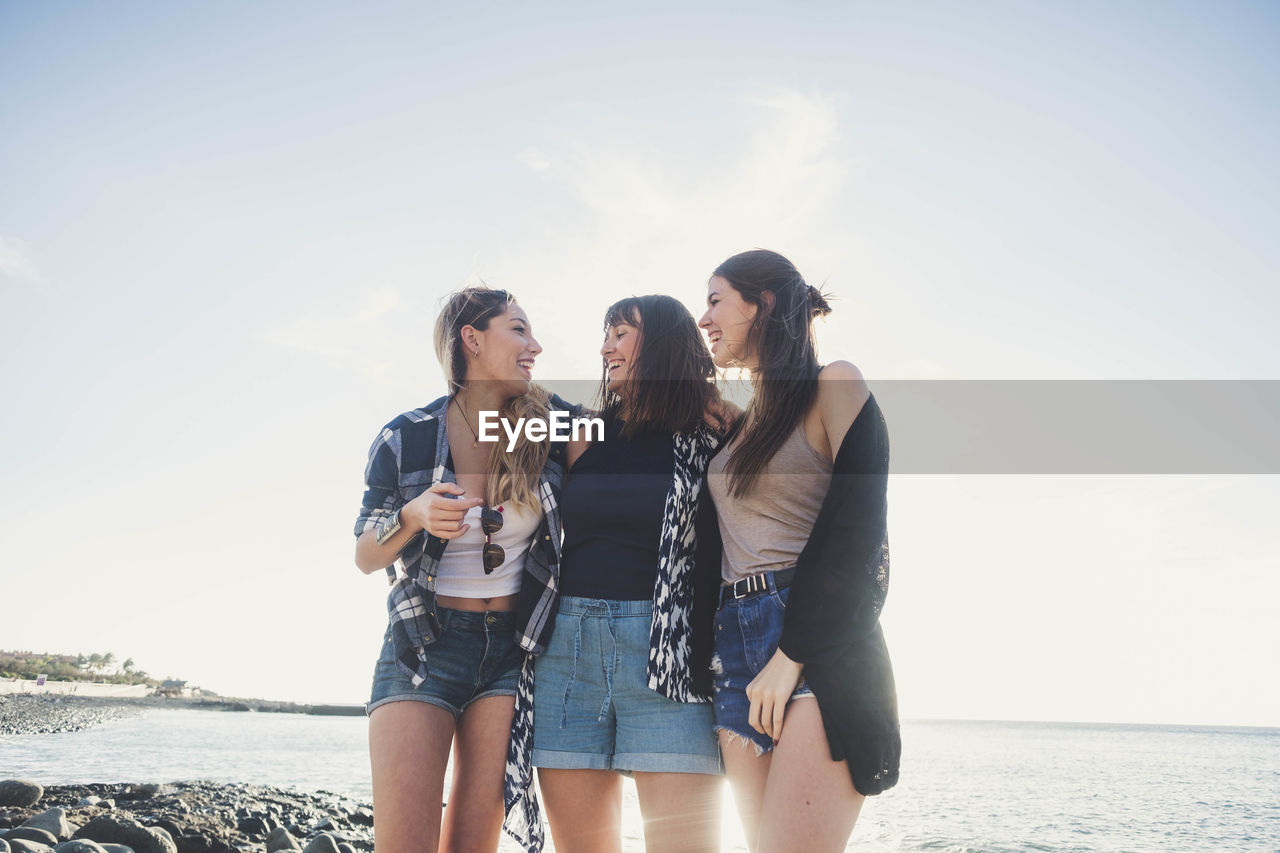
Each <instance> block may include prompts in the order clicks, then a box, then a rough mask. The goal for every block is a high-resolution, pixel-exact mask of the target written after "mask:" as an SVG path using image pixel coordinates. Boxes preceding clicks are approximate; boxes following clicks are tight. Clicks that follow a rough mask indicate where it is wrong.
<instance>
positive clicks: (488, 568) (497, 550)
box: [480, 506, 507, 575]
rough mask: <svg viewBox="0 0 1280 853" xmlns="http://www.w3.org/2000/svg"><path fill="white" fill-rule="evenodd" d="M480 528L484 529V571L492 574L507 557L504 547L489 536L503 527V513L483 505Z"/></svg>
mask: <svg viewBox="0 0 1280 853" xmlns="http://www.w3.org/2000/svg"><path fill="white" fill-rule="evenodd" d="M480 529H481V530H483V531H484V551H483V553H482V554H481V559H482V560H483V561H484V573H485V574H486V575H491V574H493V570H494V569H496V568H498V566H501V565H502V563H503V561H505V560H506V559H507V552H506V551H505V550H504V549H503V547H502V546H501V545H497V544H495V543H494V542H492V541H491V540H490V538H489V537H491V536H493V534H495V533H497V532H498V531H499V530H501V529H502V513H501V512H499V511H498V510H496V509H494V508H493V507H489V506H486V507H483V508H482V509H481V510H480Z"/></svg>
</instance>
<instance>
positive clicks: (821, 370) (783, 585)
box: [699, 250, 901, 853]
mask: <svg viewBox="0 0 1280 853" xmlns="http://www.w3.org/2000/svg"><path fill="white" fill-rule="evenodd" d="M707 306H708V307H707V312H706V313H705V314H704V315H703V316H702V319H701V320H700V321H699V325H700V326H701V327H702V328H703V329H704V330H705V331H706V333H707V336H708V338H709V340H710V344H711V354H712V358H713V359H714V361H715V363H716V365H717V366H718V367H722V368H723V367H730V366H737V367H745V368H747V369H748V370H749V372H750V376H751V384H752V389H753V396H752V399H751V401H750V403H749V404H748V405H747V408H746V410H745V412H744V413H743V416H742V417H741V418H740V419H739V420H738V422H737V423H736V425H735V426H734V428H733V429H732V430H731V431H730V434H729V436H728V437H727V438H726V441H725V444H724V446H723V447H722V448H721V450H720V452H719V453H718V454H717V455H716V456H715V457H714V458H713V459H712V460H711V463H710V468H709V470H708V474H707V480H708V488H709V490H710V494H711V496H712V498H713V499H714V502H715V507H716V514H717V518H718V521H719V527H720V534H721V538H722V540H723V559H722V563H721V574H722V584H723V585H722V587H721V590H720V602H721V604H720V608H719V610H718V611H717V613H716V620H715V628H716V629H715V638H716V663H715V668H716V671H717V675H716V679H715V682H716V697H715V710H716V729H717V731H718V732H719V738H720V746H721V750H722V752H723V755H724V762H725V769H726V770H727V772H728V775H729V780H730V783H731V784H732V787H733V790H734V796H735V800H736V802H737V805H738V812H739V815H740V817H741V819H742V824H743V828H744V831H745V833H746V836H747V841H748V843H749V844H750V846H751V849H752V850H753V851H757V853H765V851H778V850H806V851H824V850H831V851H836V850H843V849H844V846H845V844H846V843H847V841H848V839H849V835H850V834H851V833H852V832H853V826H854V823H855V822H856V820H857V817H858V812H859V810H860V809H861V807H862V801H863V798H864V797H865V796H869V795H872V794H878V793H880V792H881V791H884V790H886V789H887V788H889V787H891V786H893V785H894V784H895V783H896V782H897V779H898V762H899V756H900V753H901V740H900V737H899V732H898V710H897V699H896V695H895V689H894V683H893V671H892V668H891V667H890V664H889V656H888V650H887V649H886V647H885V643H884V637H883V634H882V633H881V630H880V624H879V616H880V609H881V607H882V605H883V604H884V600H885V594H886V592H887V590H888V583H889V549H888V539H887V536H886V532H885V531H886V528H885V510H886V504H885V490H886V485H887V479H888V470H889V441H888V434H887V431H886V429H885V423H884V418H883V416H882V415H881V413H880V409H879V407H878V406H877V405H876V401H875V398H874V397H873V396H871V393H870V391H869V390H868V389H867V385H866V382H865V381H864V380H863V378H862V374H861V373H859V371H858V369H857V368H856V367H854V366H853V365H852V364H850V363H849V362H847V361H835V362H831V363H829V364H827V365H826V366H825V367H823V366H820V365H819V364H818V359H817V355H816V353H815V349H814V337H813V319H814V318H815V317H820V316H825V315H826V314H828V313H830V311H831V308H830V306H829V305H828V304H827V300H826V298H825V297H824V296H823V295H822V294H821V293H820V292H819V291H818V290H817V289H816V288H814V287H812V286H810V285H809V284H807V283H805V280H804V279H803V278H802V277H801V275H800V273H799V272H798V271H797V270H796V268H795V267H794V266H793V265H792V264H791V262H790V261H788V260H787V259H786V258H784V257H782V256H781V255H779V254H777V253H776V252H769V251H764V250H755V251H750V252H743V253H742V254H739V255H735V256H733V257H731V258H729V259H728V260H726V261H725V262H724V263H722V264H721V265H720V266H719V267H717V268H716V270H715V272H714V273H713V274H712V276H711V279H710V281H709V282H708V288H707Z"/></svg>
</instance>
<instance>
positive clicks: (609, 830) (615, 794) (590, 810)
mask: <svg viewBox="0 0 1280 853" xmlns="http://www.w3.org/2000/svg"><path fill="white" fill-rule="evenodd" d="M538 787H539V788H540V789H541V790H542V800H543V802H544V803H546V806H547V821H548V822H549V823H550V824H551V840H552V841H554V842H555V845H556V853H621V850H622V777H621V776H619V775H618V774H617V773H614V772H613V771H612V770H552V769H549V768H546V767H539V768H538ZM379 853H381V851H379Z"/></svg>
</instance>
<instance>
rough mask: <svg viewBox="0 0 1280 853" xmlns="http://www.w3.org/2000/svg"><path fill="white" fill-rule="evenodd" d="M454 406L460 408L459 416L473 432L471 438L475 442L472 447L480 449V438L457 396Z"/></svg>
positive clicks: (454, 399)
mask: <svg viewBox="0 0 1280 853" xmlns="http://www.w3.org/2000/svg"><path fill="white" fill-rule="evenodd" d="M453 404H454V405H455V406H457V407H458V414H460V415H462V422H463V423H464V424H466V425H467V429H469V430H471V437H472V438H473V439H475V441H473V442H472V443H471V446H472V447H473V448H478V447H479V446H480V436H479V435H477V434H476V429H475V427H473V426H472V425H471V419H470V418H468V417H467V410H466V409H464V408H462V404H461V403H459V402H458V398H457V397H456V396H455V397H454V398H453Z"/></svg>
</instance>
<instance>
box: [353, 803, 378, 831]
mask: <svg viewBox="0 0 1280 853" xmlns="http://www.w3.org/2000/svg"><path fill="white" fill-rule="evenodd" d="M351 822H352V823H354V824H358V825H359V826H373V809H371V808H368V807H367V806H360V807H359V808H357V809H355V810H353V811H352V812H351Z"/></svg>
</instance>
